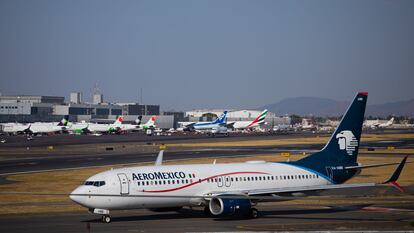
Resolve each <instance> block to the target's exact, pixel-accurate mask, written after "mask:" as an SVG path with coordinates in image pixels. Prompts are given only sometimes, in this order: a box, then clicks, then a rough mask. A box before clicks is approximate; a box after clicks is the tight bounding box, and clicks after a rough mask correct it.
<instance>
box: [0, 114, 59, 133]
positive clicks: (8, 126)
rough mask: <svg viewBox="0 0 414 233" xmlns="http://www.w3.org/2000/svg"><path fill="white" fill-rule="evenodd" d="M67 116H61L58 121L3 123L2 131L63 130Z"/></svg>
mask: <svg viewBox="0 0 414 233" xmlns="http://www.w3.org/2000/svg"><path fill="white" fill-rule="evenodd" d="M66 124H67V116H65V117H63V119H62V120H61V121H60V122H34V123H28V124H21V123H12V122H9V123H3V124H1V125H2V126H3V132H4V133H8V134H10V135H12V134H48V133H56V132H61V131H62V130H65V128H66Z"/></svg>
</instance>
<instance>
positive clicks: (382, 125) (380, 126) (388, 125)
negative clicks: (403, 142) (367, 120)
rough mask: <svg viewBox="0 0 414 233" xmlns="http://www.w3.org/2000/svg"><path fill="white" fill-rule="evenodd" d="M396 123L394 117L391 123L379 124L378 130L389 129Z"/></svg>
mask: <svg viewBox="0 0 414 233" xmlns="http://www.w3.org/2000/svg"><path fill="white" fill-rule="evenodd" d="M393 123H394V117H392V118H391V119H390V120H389V121H387V122H385V123H382V124H379V125H378V128H387V127H390V126H391V125H392V124H393Z"/></svg>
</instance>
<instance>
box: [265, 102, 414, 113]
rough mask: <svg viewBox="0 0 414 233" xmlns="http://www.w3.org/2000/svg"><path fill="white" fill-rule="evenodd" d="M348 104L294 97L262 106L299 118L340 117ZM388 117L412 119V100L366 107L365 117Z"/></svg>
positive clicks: (413, 107) (413, 108) (413, 111)
mask: <svg viewBox="0 0 414 233" xmlns="http://www.w3.org/2000/svg"><path fill="white" fill-rule="evenodd" d="M349 103H350V102H347V101H337V100H332V99H326V98H316V97H296V98H287V99H283V100H281V101H279V102H277V103H274V104H269V105H266V106H263V107H262V109H263V108H267V109H268V110H269V111H271V112H274V113H276V114H277V115H286V114H289V115H291V114H297V115H301V116H305V115H313V116H340V115H342V114H343V113H344V112H345V111H346V109H347V107H348V105H349ZM389 115H396V116H411V117H414V99H412V100H407V101H399V102H393V103H386V104H375V105H368V106H367V111H366V114H365V116H374V117H377V116H378V117H386V116H389Z"/></svg>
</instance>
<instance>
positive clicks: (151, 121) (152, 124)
mask: <svg viewBox="0 0 414 233" xmlns="http://www.w3.org/2000/svg"><path fill="white" fill-rule="evenodd" d="M155 120H156V117H155V116H151V118H150V119H149V120H148V121H147V123H145V124H142V125H141V124H139V125H138V127H136V129H134V130H147V129H154V128H155V127H156V125H155Z"/></svg>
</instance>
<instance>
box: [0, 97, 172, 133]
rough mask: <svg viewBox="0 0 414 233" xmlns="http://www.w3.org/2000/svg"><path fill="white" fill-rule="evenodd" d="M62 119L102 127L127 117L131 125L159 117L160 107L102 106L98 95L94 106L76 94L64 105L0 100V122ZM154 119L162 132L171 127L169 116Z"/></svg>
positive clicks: (58, 101)
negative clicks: (137, 120) (97, 123)
mask: <svg viewBox="0 0 414 233" xmlns="http://www.w3.org/2000/svg"><path fill="white" fill-rule="evenodd" d="M97 97H98V96H97ZM65 115H69V120H70V121H83V120H84V121H93V122H105V123H107V122H111V123H112V122H113V121H114V119H116V117H117V116H120V115H124V116H128V117H126V118H125V120H126V121H127V122H128V121H131V122H133V121H135V119H137V118H138V116H139V115H142V116H143V121H144V120H146V118H148V119H149V118H150V116H151V115H157V116H159V115H160V106H159V105H144V104H138V103H105V102H103V96H102V95H100V98H94V103H82V100H81V95H80V93H71V95H70V102H69V103H66V102H65V97H61V96H32V95H18V96H17V95H16V96H0V122H21V123H28V122H36V121H44V122H47V121H59V120H60V119H61V118H62V117H63V116H65ZM157 118H158V120H157V122H160V123H161V125H160V126H164V127H166V128H167V127H172V126H173V117H172V116H168V117H157ZM164 118H165V119H164ZM169 118H171V119H170V120H169Z"/></svg>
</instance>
